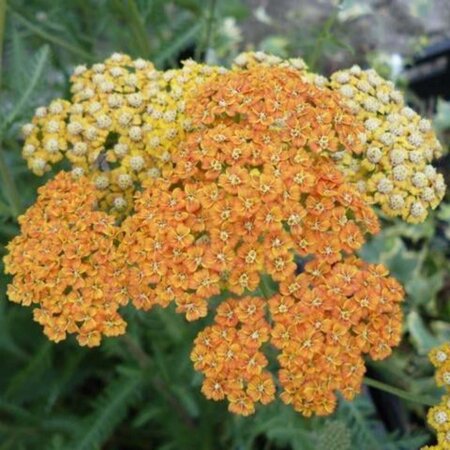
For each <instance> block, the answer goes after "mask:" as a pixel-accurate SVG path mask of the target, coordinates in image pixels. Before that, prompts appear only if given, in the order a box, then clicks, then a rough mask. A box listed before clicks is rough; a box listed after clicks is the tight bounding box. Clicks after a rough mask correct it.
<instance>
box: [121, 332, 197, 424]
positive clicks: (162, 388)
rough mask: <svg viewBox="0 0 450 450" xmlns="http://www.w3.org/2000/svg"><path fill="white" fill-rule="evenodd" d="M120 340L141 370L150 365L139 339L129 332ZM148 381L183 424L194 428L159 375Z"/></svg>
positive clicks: (148, 357) (187, 415) (188, 415)
mask: <svg viewBox="0 0 450 450" xmlns="http://www.w3.org/2000/svg"><path fill="white" fill-rule="evenodd" d="M122 341H123V342H124V344H125V346H126V348H127V350H128V351H129V353H130V354H131V355H132V356H133V357H134V358H135V359H136V361H137V363H138V364H139V367H140V368H141V369H142V370H149V369H150V368H151V365H152V359H151V358H150V355H149V354H148V353H147V352H146V351H145V350H144V349H143V348H142V346H141V344H140V343H139V341H137V340H135V339H133V338H132V337H131V336H130V335H129V334H125V335H124V336H122ZM152 373H154V370H152ZM150 383H151V384H152V386H153V388H154V389H155V390H156V391H157V392H158V393H159V394H160V395H161V396H162V397H164V398H165V399H166V401H167V403H168V404H169V405H170V406H171V407H172V408H173V410H174V411H175V412H176V413H177V414H178V416H179V418H180V419H181V421H182V422H183V423H184V425H185V426H186V427H187V428H191V429H192V428H195V423H194V421H193V420H192V418H191V416H190V414H189V412H188V411H187V410H186V409H185V408H184V406H183V405H182V404H181V403H180V402H179V401H178V399H177V398H176V397H175V396H174V395H173V394H172V392H171V391H170V387H169V386H167V385H166V383H164V381H163V380H162V379H161V378H160V377H159V376H154V377H152V378H150Z"/></svg>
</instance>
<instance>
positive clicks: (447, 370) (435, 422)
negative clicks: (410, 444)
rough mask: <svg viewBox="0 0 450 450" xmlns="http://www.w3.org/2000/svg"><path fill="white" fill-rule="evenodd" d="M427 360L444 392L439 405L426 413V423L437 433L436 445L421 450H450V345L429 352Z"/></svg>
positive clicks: (447, 343)
mask: <svg viewBox="0 0 450 450" xmlns="http://www.w3.org/2000/svg"><path fill="white" fill-rule="evenodd" d="M429 358H430V360H431V363H432V364H433V366H434V367H436V374H435V378H436V383H437V385H438V386H443V387H444V388H445V390H446V395H444V396H443V397H442V399H441V401H440V403H439V404H438V405H436V406H433V407H432V408H430V409H429V411H428V416H427V417H428V423H429V424H430V425H431V426H432V427H433V428H434V429H435V430H436V431H437V440H438V443H437V445H435V446H426V447H423V448H422V450H447V449H450V343H449V342H446V343H445V344H443V345H441V346H439V347H437V348H435V349H433V350H431V352H430V354H429Z"/></svg>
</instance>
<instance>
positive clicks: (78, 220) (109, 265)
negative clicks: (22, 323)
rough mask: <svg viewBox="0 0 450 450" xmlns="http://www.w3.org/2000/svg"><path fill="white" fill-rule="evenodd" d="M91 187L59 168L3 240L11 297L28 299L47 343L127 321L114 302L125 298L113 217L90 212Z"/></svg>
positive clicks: (87, 340)
mask: <svg viewBox="0 0 450 450" xmlns="http://www.w3.org/2000/svg"><path fill="white" fill-rule="evenodd" d="M95 204H96V193H95V188H94V186H93V185H92V184H91V183H89V181H88V180H87V179H86V178H81V179H79V180H77V181H74V180H73V179H72V177H71V175H70V174H68V173H66V172H61V173H59V174H58V175H57V176H56V178H55V179H54V180H52V181H50V182H48V183H47V184H46V185H45V186H43V187H41V188H40V189H39V195H38V199H37V201H36V203H35V204H34V205H33V206H31V207H30V208H29V209H28V210H27V211H26V213H25V214H24V215H22V216H21V217H20V218H19V223H20V226H21V234H20V235H19V236H17V237H15V238H14V239H13V240H12V241H11V242H10V243H9V245H8V250H9V254H8V255H7V256H5V258H4V262H5V268H6V272H7V273H10V274H11V275H13V279H12V283H11V284H10V285H9V286H8V297H9V299H10V300H11V301H13V302H17V303H20V304H22V305H24V306H30V305H35V306H36V308H35V309H34V319H35V321H36V322H38V323H40V324H41V325H42V326H43V327H44V333H45V334H46V335H47V336H48V338H49V339H50V340H52V341H55V342H59V341H61V340H63V339H65V338H66V336H67V334H75V335H76V337H77V340H78V342H79V343H80V345H87V346H89V347H92V346H96V345H99V344H100V341H101V338H102V336H118V335H120V334H123V333H124V332H125V328H126V323H125V322H124V320H123V319H122V317H121V316H120V315H119V313H118V308H119V307H120V306H122V305H125V304H126V303H127V302H128V297H127V295H126V292H125V291H124V290H123V286H124V285H125V280H124V270H123V269H124V264H123V262H122V261H121V260H120V259H119V257H118V254H117V252H116V248H115V245H114V239H115V237H116V235H117V232H118V229H117V228H116V227H115V225H114V218H113V217H112V216H109V215H107V214H106V213H104V212H99V211H95V209H94V207H95Z"/></svg>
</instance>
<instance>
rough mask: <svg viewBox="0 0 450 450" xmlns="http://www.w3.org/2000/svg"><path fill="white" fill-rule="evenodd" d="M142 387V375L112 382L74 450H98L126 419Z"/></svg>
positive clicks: (135, 374) (81, 431)
mask: <svg viewBox="0 0 450 450" xmlns="http://www.w3.org/2000/svg"><path fill="white" fill-rule="evenodd" d="M141 386H142V375H141V373H140V372H138V371H135V373H134V376H132V377H130V376H128V375H122V376H120V377H119V378H117V379H115V380H114V381H112V382H111V383H110V384H109V385H108V386H107V388H106V389H105V391H104V392H103V393H102V394H101V395H100V398H99V399H97V400H96V401H95V409H94V411H93V413H92V414H91V415H90V416H88V417H87V418H86V421H85V427H83V429H82V430H80V433H79V438H78V439H77V441H76V442H75V443H73V445H72V446H71V448H72V449H73V450H97V449H99V448H100V447H101V445H102V444H103V443H104V442H105V441H106V440H107V439H108V437H109V436H110V435H111V434H112V432H113V430H114V429H115V428H116V426H117V425H118V424H119V423H121V422H122V420H123V419H124V418H125V416H126V413H127V411H128V408H129V406H131V404H133V403H134V401H135V399H136V394H137V392H138V391H139V389H140V388H141Z"/></svg>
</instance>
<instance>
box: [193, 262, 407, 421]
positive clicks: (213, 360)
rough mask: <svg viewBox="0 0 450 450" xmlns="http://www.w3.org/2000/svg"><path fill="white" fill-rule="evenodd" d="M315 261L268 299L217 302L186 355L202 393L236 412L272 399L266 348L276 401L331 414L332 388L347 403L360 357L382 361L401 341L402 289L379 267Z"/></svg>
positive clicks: (361, 368)
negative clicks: (273, 364) (274, 365)
mask: <svg viewBox="0 0 450 450" xmlns="http://www.w3.org/2000/svg"><path fill="white" fill-rule="evenodd" d="M319 261H320V260H314V261H312V262H310V263H307V264H306V266H305V271H304V272H303V273H302V274H300V275H298V276H292V277H291V279H289V280H286V281H284V282H282V283H280V294H277V295H274V296H273V297H272V298H270V299H269V300H268V301H267V300H266V299H262V298H258V297H243V298H236V299H230V300H227V301H225V302H222V303H221V304H220V306H219V307H218V308H217V311H216V315H215V319H214V324H213V325H212V326H209V327H207V328H206V329H205V330H204V331H202V332H201V333H200V334H199V335H198V336H197V338H196V340H195V345H194V349H193V351H192V353H191V359H192V361H193V363H194V367H195V369H196V370H198V371H200V372H201V373H202V374H203V375H204V376H205V378H204V381H203V387H202V392H203V393H204V394H205V395H206V397H207V398H209V399H212V400H223V399H227V400H228V402H229V409H230V411H232V412H235V413H237V414H242V415H248V414H251V413H253V412H254V409H255V405H256V404H257V403H258V402H261V403H262V404H266V403H268V402H270V401H272V400H273V399H274V398H275V391H276V389H275V385H274V382H273V379H272V376H271V375H270V373H269V372H268V369H267V366H268V364H269V362H268V361H269V360H268V355H269V354H271V353H272V354H273V350H272V351H271V352H268V353H267V354H266V355H265V350H266V349H267V348H268V347H269V346H270V347H272V348H273V347H274V348H275V349H277V350H278V357H277V359H278V365H279V371H278V382H279V385H280V388H281V392H280V397H281V399H282V401H283V402H285V403H286V404H290V405H292V406H293V408H294V409H295V410H296V411H299V412H300V413H302V414H303V415H305V416H310V415H312V414H318V415H328V414H331V413H332V412H333V410H334V409H335V406H336V402H337V400H336V392H337V391H340V392H341V393H342V395H343V396H344V397H345V398H346V399H348V400H351V399H353V398H354V397H355V395H356V394H357V393H358V392H359V391H360V389H361V384H362V378H363V375H364V372H365V365H364V359H363V357H364V354H369V355H370V356H371V357H372V358H374V359H383V358H386V357H387V356H388V355H389V354H390V353H391V349H392V347H393V346H395V345H397V344H398V343H399V341H400V338H401V322H402V315H401V309H400V301H401V300H402V298H403V290H402V288H401V287H400V285H399V284H398V283H397V282H396V281H395V280H393V279H392V278H390V277H388V271H387V270H386V269H385V268H384V267H383V266H377V265H368V264H365V263H363V262H362V261H360V260H357V259H356V258H349V259H345V260H344V261H342V262H338V263H335V264H331V265H330V264H327V263H323V262H319Z"/></svg>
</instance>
